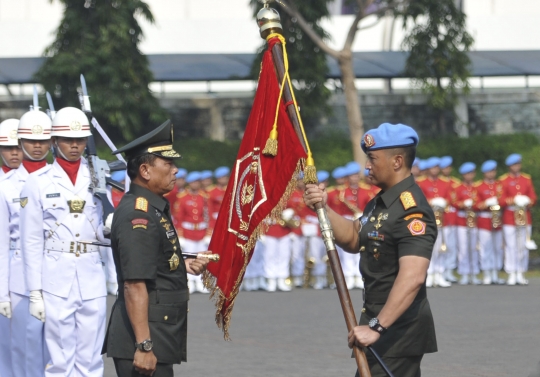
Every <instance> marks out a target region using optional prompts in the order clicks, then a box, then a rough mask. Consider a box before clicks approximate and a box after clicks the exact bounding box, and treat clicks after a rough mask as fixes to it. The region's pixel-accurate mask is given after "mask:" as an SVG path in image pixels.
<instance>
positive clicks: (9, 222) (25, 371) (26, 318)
mask: <svg viewBox="0 0 540 377" xmlns="http://www.w3.org/2000/svg"><path fill="white" fill-rule="evenodd" d="M17 136H18V138H19V139H20V146H21V149H22V151H23V153H24V160H23V162H22V164H21V166H19V168H18V169H15V170H13V173H12V174H10V175H9V176H8V177H7V178H6V179H4V180H3V181H2V185H1V188H0V239H2V240H9V242H7V241H6V242H1V243H0V255H1V257H0V258H1V259H2V261H4V260H5V257H6V256H7V257H8V258H10V261H9V279H8V276H7V275H4V274H2V277H1V281H0V290H1V291H2V292H5V291H6V290H7V289H9V295H10V299H11V310H12V315H13V316H12V319H11V350H10V352H11V358H12V365H13V375H14V376H21V377H41V376H43V371H44V370H45V365H46V364H47V362H48V361H49V356H48V353H47V351H46V347H45V343H44V339H43V323H42V322H40V321H36V320H35V318H33V317H32V316H31V315H30V313H29V312H28V306H29V298H28V296H29V292H28V289H27V288H26V281H25V276H24V264H23V259H22V255H21V245H20V237H19V236H20V229H19V219H20V218H19V214H20V209H21V204H20V198H21V190H22V188H23V186H24V184H25V183H26V180H27V179H28V175H29V174H32V173H34V172H36V173H37V174H39V173H40V172H41V171H42V170H44V169H45V170H46V169H48V168H47V161H46V160H45V158H46V157H47V154H48V153H49V148H50V146H51V142H50V140H51V120H50V119H49V117H48V116H47V114H45V113H44V112H41V111H39V110H37V109H36V110H31V111H29V112H27V113H26V114H24V115H23V116H22V118H21V120H20V122H19V127H18V133H17ZM0 375H2V374H1V373H0Z"/></svg>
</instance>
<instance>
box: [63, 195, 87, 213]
mask: <svg viewBox="0 0 540 377" xmlns="http://www.w3.org/2000/svg"><path fill="white" fill-rule="evenodd" d="M67 202H68V205H69V213H82V212H83V209H84V206H85V204H86V201H85V200H82V199H80V198H77V197H75V198H74V199H72V200H68V201H67Z"/></svg>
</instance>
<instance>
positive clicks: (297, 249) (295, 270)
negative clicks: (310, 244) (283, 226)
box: [289, 233, 306, 276]
mask: <svg viewBox="0 0 540 377" xmlns="http://www.w3.org/2000/svg"><path fill="white" fill-rule="evenodd" d="M289 237H291V245H292V246H291V251H292V256H291V257H292V260H291V275H292V276H303V275H304V266H305V265H306V256H305V251H306V237H304V236H299V235H298V234H294V233H290V234H289Z"/></svg>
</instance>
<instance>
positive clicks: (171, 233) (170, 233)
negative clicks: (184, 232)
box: [167, 229, 176, 239]
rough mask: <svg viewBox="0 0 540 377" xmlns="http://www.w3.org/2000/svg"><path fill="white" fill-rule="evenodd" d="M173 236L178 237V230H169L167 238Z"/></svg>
mask: <svg viewBox="0 0 540 377" xmlns="http://www.w3.org/2000/svg"><path fill="white" fill-rule="evenodd" d="M173 237H176V232H175V231H174V230H172V229H171V230H169V231H168V232H167V239H171V238H173Z"/></svg>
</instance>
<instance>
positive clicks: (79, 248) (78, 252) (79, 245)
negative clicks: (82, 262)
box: [71, 241, 81, 258]
mask: <svg viewBox="0 0 540 377" xmlns="http://www.w3.org/2000/svg"><path fill="white" fill-rule="evenodd" d="M71 242H73V241H71ZM73 243H75V242H73ZM80 255H81V244H80V243H79V242H77V248H76V249H75V256H76V257H77V258H78V257H79V256H80Z"/></svg>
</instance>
